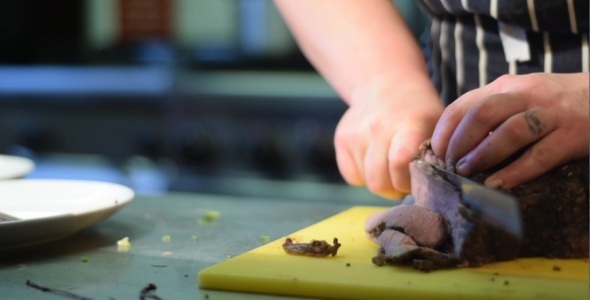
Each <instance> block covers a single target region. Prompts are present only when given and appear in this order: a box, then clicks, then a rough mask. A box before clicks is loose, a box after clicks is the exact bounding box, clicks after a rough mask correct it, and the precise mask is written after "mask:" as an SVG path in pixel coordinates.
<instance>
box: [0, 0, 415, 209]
mask: <svg viewBox="0 0 590 300" xmlns="http://www.w3.org/2000/svg"><path fill="white" fill-rule="evenodd" d="M396 3H397V4H398V6H399V7H400V8H401V9H402V10H403V12H404V14H405V16H406V18H407V20H408V21H409V23H410V25H411V29H412V30H413V31H414V32H415V34H416V36H418V35H419V34H420V32H421V31H422V29H423V26H424V23H425V20H424V16H423V15H422V14H421V13H420V11H419V10H418V9H417V8H416V7H415V6H414V3H413V1H409V0H399V1H396ZM345 109H346V106H345V104H344V103H343V102H342V101H341V100H340V99H339V98H338V96H337V95H336V93H335V92H334V91H333V90H332V89H331V88H330V87H329V86H328V84H327V83H326V82H325V81H324V80H323V79H322V78H321V77H320V76H318V74H317V73H316V72H315V71H314V70H313V68H312V67H311V66H310V65H309V63H308V62H307V61H306V60H305V58H304V57H303V56H302V54H301V53H300V52H299V50H298V48H297V46H296V45H295V43H294V41H293V38H292V37H291V36H290V34H289V31H288V30H287V28H286V27H285V25H284V23H283V22H282V20H281V17H280V16H279V14H278V12H277V11H276V9H275V7H274V6H273V3H272V1H270V0H84V1H82V0H55V1H38V0H3V1H2V2H1V3H0V153H2V154H7V155H18V156H25V157H28V158H31V159H33V160H34V161H35V163H36V165H37V166H36V169H35V171H34V172H33V173H32V174H30V175H29V176H28V177H29V178H72V179H91V180H104V181H111V182H118V183H122V184H125V185H128V186H130V187H132V188H134V189H135V190H136V192H137V193H138V194H158V193H164V192H167V191H182V192H206V193H224V194H233V195H243V196H269V197H277V198H280V199H291V198H298V199H309V200H313V199H314V198H317V197H318V193H324V194H325V193H328V194H329V195H331V197H332V198H334V199H336V198H338V199H348V200H350V201H363V200H360V199H359V198H363V199H368V200H367V201H371V200H370V199H373V200H375V201H381V199H378V198H377V197H376V196H372V195H370V194H369V193H368V192H367V191H366V190H364V189H363V188H351V187H348V186H346V185H345V183H344V182H343V180H342V179H341V177H340V175H339V173H338V170H337V167H336V163H335V159H334V149H333V145H332V139H333V133H334V129H335V127H336V124H337V122H338V120H339V118H340V116H341V115H342V114H343V112H344V111H345ZM380 203H381V202H380Z"/></svg>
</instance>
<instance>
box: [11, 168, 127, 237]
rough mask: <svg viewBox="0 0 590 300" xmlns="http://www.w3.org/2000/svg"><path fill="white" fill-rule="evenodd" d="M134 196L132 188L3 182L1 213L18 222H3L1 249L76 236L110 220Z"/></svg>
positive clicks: (88, 183) (75, 182)
mask: <svg viewBox="0 0 590 300" xmlns="http://www.w3.org/2000/svg"><path fill="white" fill-rule="evenodd" d="M134 196H135V193H134V192H133V190H131V189H130V188H127V187H125V186H122V185H119V184H114V183H106V182H98V181H81V180H46V179H20V180H6V181H0V212H2V213H5V214H8V215H10V216H13V217H16V218H18V220H15V221H5V222H0V249H3V248H15V247H22V246H28V245H33V244H38V243H44V242H49V241H53V240H57V239H60V238H64V237H67V236H70V235H73V234H75V233H77V232H80V231H82V230H83V229H86V228H88V227H90V226H92V225H94V224H96V223H98V222H100V221H102V220H104V219H106V218H108V217H109V216H110V215H111V214H113V213H114V212H115V211H117V210H118V209H120V208H121V207H122V206H124V205H125V204H127V203H129V202H130V201H131V200H132V199H133V197H134Z"/></svg>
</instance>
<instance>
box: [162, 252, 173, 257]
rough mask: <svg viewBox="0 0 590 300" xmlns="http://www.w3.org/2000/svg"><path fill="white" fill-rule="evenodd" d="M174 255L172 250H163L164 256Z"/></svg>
mask: <svg viewBox="0 0 590 300" xmlns="http://www.w3.org/2000/svg"><path fill="white" fill-rule="evenodd" d="M170 255H172V251H164V252H162V256H170Z"/></svg>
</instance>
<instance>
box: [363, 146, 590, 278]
mask: <svg viewBox="0 0 590 300" xmlns="http://www.w3.org/2000/svg"><path fill="white" fill-rule="evenodd" d="M429 146H430V145H429V144H428V143H425V144H424V146H423V147H422V148H421V150H422V155H421V157H420V158H417V159H416V160H414V161H413V162H412V163H411V164H410V174H411V177H412V194H411V195H410V196H409V197H408V198H407V199H406V200H404V202H403V204H400V205H397V206H394V207H392V208H390V209H388V210H386V211H384V212H379V213H377V214H374V215H373V216H371V217H370V218H369V219H368V220H367V221H366V223H365V230H366V232H367V233H368V234H369V237H370V238H372V239H373V240H374V241H375V242H377V243H378V244H379V245H381V249H380V250H379V252H378V253H377V256H375V257H374V258H373V262H374V263H375V264H377V265H383V264H386V263H389V264H403V265H411V266H413V267H415V268H417V269H420V270H423V271H429V270H434V269H437V268H448V267H456V266H472V267H473V266H479V265H482V264H487V263H492V262H497V261H506V260H511V259H515V258H518V257H547V258H587V257H588V253H589V230H588V223H589V217H588V210H589V205H588V195H589V192H588V159H587V158H586V159H582V160H579V161H574V162H570V163H568V164H566V165H563V166H560V167H558V168H556V169H554V170H552V171H551V172H548V173H546V174H545V175H543V176H541V177H538V178H536V179H534V180H531V181H529V182H526V183H524V184H522V185H520V186H517V187H515V188H512V189H509V190H503V191H504V192H506V193H508V194H511V195H513V196H514V197H515V198H517V199H518V200H519V208H520V210H521V214H522V221H523V228H524V237H523V238H522V239H518V238H516V237H513V236H511V235H509V234H508V233H505V232H504V231H502V230H500V229H497V228H494V227H492V226H490V225H488V224H485V223H483V222H481V221H480V220H478V219H477V218H474V217H473V216H472V215H471V214H470V209H469V207H468V205H466V204H465V202H464V201H463V200H462V198H461V194H460V192H459V191H458V190H457V188H456V187H454V186H453V184H452V183H450V182H448V181H446V179H445V178H442V177H441V176H440V175H439V174H438V172H436V171H435V170H434V169H433V165H436V166H438V167H441V168H445V169H447V170H450V171H453V169H452V166H448V165H446V164H445V163H444V162H443V161H441V160H440V159H437V158H436V157H435V156H434V155H433V153H432V151H431V149H430V147H429ZM492 172H494V170H489V171H486V172H485V173H481V174H476V175H474V176H472V178H471V179H473V180H474V181H477V182H480V183H481V182H483V181H484V180H485V178H487V176H488V175H489V174H491V173H492ZM412 200H413V201H412ZM391 231H395V232H398V233H392V232H391ZM399 234H403V235H405V236H407V238H405V237H404V238H400V236H399ZM381 235H384V236H383V237H381ZM394 237H395V238H394ZM408 240H411V241H413V242H414V243H415V245H412V244H411V243H409V242H408Z"/></svg>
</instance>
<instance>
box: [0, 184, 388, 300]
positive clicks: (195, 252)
mask: <svg viewBox="0 0 590 300" xmlns="http://www.w3.org/2000/svg"><path fill="white" fill-rule="evenodd" d="M324 197H325V196H324ZM334 200H335V199H317V201H308V200H300V201H294V200H281V199H269V198H256V197H251V198H247V197H228V196H213V195H204V194H178V193H173V194H166V195H164V196H152V197H146V196H140V197H137V198H136V199H135V200H134V201H132V202H131V203H130V204H129V205H128V206H126V207H124V208H123V209H122V210H120V211H119V212H117V213H116V214H115V215H113V216H112V217H111V218H109V219H107V220H106V221H104V222H102V223H100V224H98V225H96V226H94V227H92V228H90V229H88V230H86V231H85V232H82V233H80V234H78V235H76V236H72V237H70V238H67V239H64V240H60V241H57V242H53V243H49V244H44V245H39V246H36V247H32V248H26V249H19V250H13V251H3V252H0V298H2V299H66V298H64V297H63V296H58V295H53V294H50V293H46V292H43V291H40V290H38V289H34V288H31V287H28V286H27V285H26V282H27V280H30V281H32V282H34V283H37V284H39V285H43V286H47V287H51V288H56V289H60V290H67V291H69V292H72V293H75V294H77V295H81V296H85V297H89V298H92V299H138V298H139V295H140V290H141V289H142V288H143V287H145V286H146V285H148V284H149V283H153V284H155V285H156V286H157V290H156V294H157V295H158V296H159V297H161V298H162V299H228V298H229V299H270V298H278V297H275V296H267V295H247V294H235V293H229V292H220V291H208V290H200V289H199V287H198V283H197V274H198V272H199V270H201V269H203V268H205V267H207V266H210V265H213V264H215V263H217V262H220V261H223V260H226V259H229V258H230V257H232V256H236V255H239V254H241V253H244V252H247V251H249V250H251V249H253V248H256V247H258V246H260V245H262V244H263V243H264V240H265V239H264V238H261V237H263V236H268V238H269V240H270V241H272V240H275V239H278V238H282V237H284V236H286V235H288V234H289V233H292V232H294V231H297V230H299V229H301V228H304V227H306V226H308V225H311V224H313V223H316V222H318V221H320V220H323V219H325V218H327V217H329V216H332V215H334V214H336V213H338V212H340V211H343V210H345V209H347V208H349V207H351V206H354V205H357V204H356V203H350V202H339V201H334ZM393 203H394V202H388V201H386V200H383V202H381V203H380V204H381V205H391V204H393ZM373 204H375V201H374V200H370V201H369V202H368V203H365V202H363V199H359V201H358V205H373ZM209 211H218V212H219V213H220V215H219V217H218V218H217V219H216V220H215V221H212V222H209V221H205V220H203V218H204V216H205V214H206V213H207V212H209ZM126 236H128V237H129V239H130V241H131V243H132V247H131V249H130V250H129V251H128V252H121V251H118V249H117V245H116V244H117V240H119V239H122V238H124V237H126ZM164 236H170V239H171V241H170V242H165V241H164V240H163V237H164ZM281 299H286V298H284V297H281Z"/></svg>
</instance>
